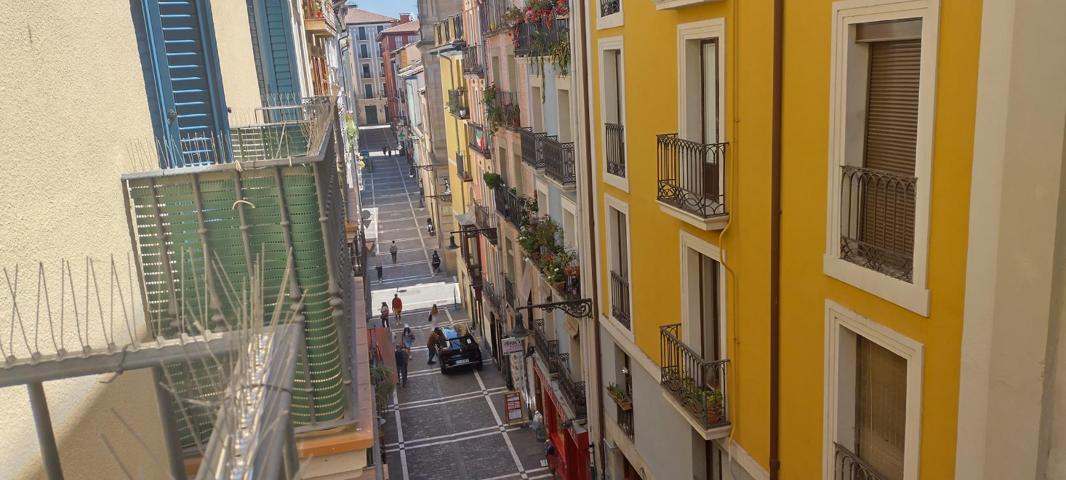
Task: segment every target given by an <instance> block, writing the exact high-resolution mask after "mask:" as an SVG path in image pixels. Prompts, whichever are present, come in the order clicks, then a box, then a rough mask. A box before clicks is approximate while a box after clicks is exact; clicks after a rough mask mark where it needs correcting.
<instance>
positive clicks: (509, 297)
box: [503, 277, 515, 308]
mask: <svg viewBox="0 0 1066 480" xmlns="http://www.w3.org/2000/svg"><path fill="white" fill-rule="evenodd" d="M514 292H515V288H514V281H513V280H511V279H510V278H507V277H503V299H504V301H506V302H507V304H508V305H510V306H511V308H514V306H515V296H514Z"/></svg>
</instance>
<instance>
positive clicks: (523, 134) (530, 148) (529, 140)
mask: <svg viewBox="0 0 1066 480" xmlns="http://www.w3.org/2000/svg"><path fill="white" fill-rule="evenodd" d="M519 135H520V138H521V140H522V161H523V162H525V163H526V165H529V166H531V167H533V168H536V169H538V170H539V169H542V168H544V162H543V159H542V158H541V153H540V151H541V139H543V138H546V137H547V136H548V134H547V133H534V132H533V130H531V129H528V128H524V129H522V130H519Z"/></svg>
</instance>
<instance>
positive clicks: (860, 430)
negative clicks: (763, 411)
mask: <svg viewBox="0 0 1066 480" xmlns="http://www.w3.org/2000/svg"><path fill="white" fill-rule="evenodd" d="M826 312H827V313H826V315H827V330H828V333H827V338H828V345H827V347H828V349H827V351H826V355H827V356H828V357H829V361H828V362H827V367H828V368H829V371H828V372H827V378H828V379H829V382H830V384H829V386H828V387H829V394H828V395H827V396H826V402H827V404H828V408H827V412H828V413H829V415H828V416H827V418H826V421H827V422H828V425H827V430H826V431H828V432H829V434H830V435H829V436H828V438H827V439H826V440H827V444H826V450H825V452H826V457H825V473H824V478H826V479H834V480H836V479H842V480H853V479H855V480H865V479H873V478H876V479H883V480H915V479H917V478H918V458H917V452H918V446H919V438H920V436H919V428H920V420H919V419H920V412H919V410H920V408H921V407H920V405H921V371H922V346H921V344H919V343H917V342H914V341H913V340H911V339H909V338H907V337H904V336H902V335H900V334H899V333H897V332H895V331H892V330H890V329H888V328H886V327H884V326H882V325H880V324H878V323H876V322H873V321H870V320H869V319H865V318H862V317H860V316H858V315H856V314H855V313H854V312H851V311H848V310H847V309H844V308H843V307H840V306H839V305H837V304H835V303H833V302H827V308H826Z"/></svg>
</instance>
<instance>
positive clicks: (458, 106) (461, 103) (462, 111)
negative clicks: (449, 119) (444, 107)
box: [448, 88, 470, 119]
mask: <svg viewBox="0 0 1066 480" xmlns="http://www.w3.org/2000/svg"><path fill="white" fill-rule="evenodd" d="M467 105H468V104H467V102H466V89H465V88H457V89H452V90H448V113H451V114H452V115H453V116H455V118H459V119H467V118H470V108H469V107H468V106H467Z"/></svg>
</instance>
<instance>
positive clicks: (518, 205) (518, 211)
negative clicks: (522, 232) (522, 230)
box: [493, 185, 526, 228]
mask: <svg viewBox="0 0 1066 480" xmlns="http://www.w3.org/2000/svg"><path fill="white" fill-rule="evenodd" d="M493 192H494V196H495V197H496V212H498V213H499V214H500V215H502V216H503V218H504V219H506V220H507V221H508V222H511V225H514V226H515V228H519V227H521V226H522V218H523V216H524V215H525V212H524V209H525V206H526V205H525V204H526V202H525V200H524V199H523V198H522V197H521V195H519V194H518V193H516V192H513V191H511V189H510V188H507V186H506V185H499V186H497V187H496V188H494V189H493Z"/></svg>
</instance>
